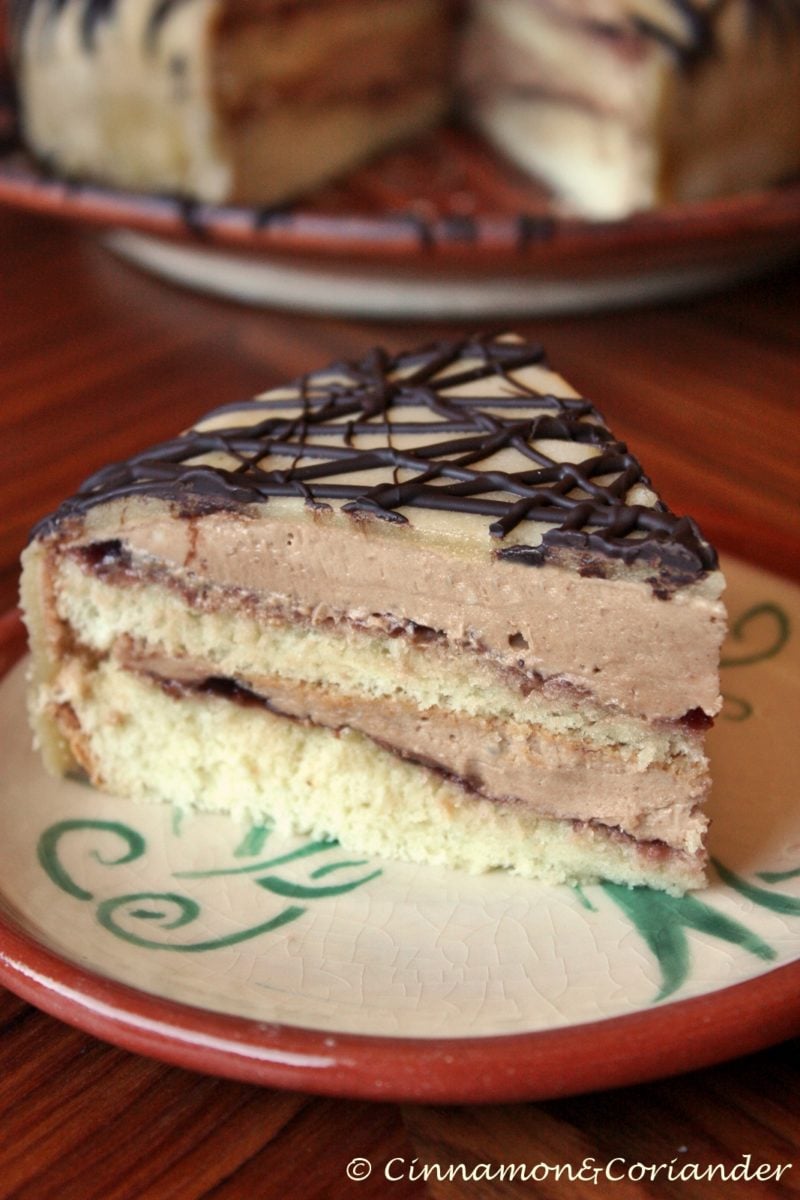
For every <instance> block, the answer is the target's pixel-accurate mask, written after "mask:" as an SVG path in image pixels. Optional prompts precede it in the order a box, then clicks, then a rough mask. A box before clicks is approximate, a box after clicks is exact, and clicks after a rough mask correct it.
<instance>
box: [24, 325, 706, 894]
mask: <svg viewBox="0 0 800 1200" xmlns="http://www.w3.org/2000/svg"><path fill="white" fill-rule="evenodd" d="M722 587H723V580H722V576H721V574H720V572H719V570H718V567H717V562H716V556H715V554H714V551H713V549H712V548H711V547H710V546H709V545H708V543H707V542H706V541H705V539H704V538H703V536H702V534H701V533H700V531H699V530H698V529H697V527H696V525H695V524H694V523H693V522H692V521H691V520H690V519H689V518H686V517H678V516H677V515H675V514H674V513H672V512H670V510H669V509H668V508H667V507H666V505H665V504H664V503H663V502H662V501H661V500H660V499H659V497H658V495H657V493H656V492H655V490H654V489H653V486H652V484H651V482H650V480H649V479H648V477H647V476H646V474H645V472H644V470H643V468H642V466H641V464H640V463H639V462H638V460H637V459H636V458H635V457H634V456H633V455H632V454H631V453H630V451H629V450H628V448H627V447H626V446H625V445H624V444H623V443H621V442H620V441H619V440H618V439H617V438H615V437H614V435H613V434H612V433H611V431H610V430H609V428H608V426H607V425H606V424H605V422H604V420H603V418H602V416H601V415H600V413H599V412H598V410H597V409H596V408H595V407H594V405H593V404H591V403H590V402H589V401H587V400H585V399H584V398H582V397H580V396H578V395H577V393H576V392H575V391H574V389H572V388H570V386H569V385H568V384H567V383H566V382H565V381H564V380H563V379H562V378H561V377H560V376H558V375H557V374H556V373H555V372H554V371H553V370H552V369H551V368H550V367H549V365H548V364H547V362H546V359H545V357H544V354H543V352H542V350H541V347H539V346H535V345H530V344H525V343H523V342H521V341H520V340H519V339H516V338H514V337H511V336H503V337H499V338H470V339H465V340H464V341H461V342H448V343H438V344H435V345H432V346H429V347H425V348H424V349H422V350H420V351H413V352H410V353H407V354H401V355H397V356H395V357H390V356H389V355H387V354H385V353H383V352H380V351H375V352H373V353H372V354H370V355H369V356H368V357H367V358H366V359H364V360H363V361H362V362H360V363H340V364H336V365H334V366H332V367H330V368H328V369H326V370H324V371H319V372H314V373H312V374H310V375H308V376H306V377H304V378H303V379H301V380H298V381H296V382H295V383H293V384H290V385H287V386H286V387H284V388H280V389H276V390H275V391H273V392H269V393H265V394H264V395H262V396H259V397H256V398H255V399H254V400H252V401H248V402H245V403H242V404H235V405H229V406H227V407H225V408H223V409H218V410H216V411H214V412H212V413H210V414H209V415H208V416H206V417H205V418H203V419H202V420H201V421H199V422H198V424H197V425H196V426H195V427H193V428H192V429H190V430H187V431H186V432H185V433H184V434H181V435H180V436H179V437H177V438H175V439H173V440H172V441H170V442H166V443H163V444H161V445H159V446H156V447H153V448H151V449H149V450H146V451H143V452H142V453H141V454H138V455H136V456H134V457H133V458H131V459H129V460H128V461H126V462H124V463H119V464H112V465H111V466H109V467H107V468H104V469H103V470H102V471H100V472H98V473H97V474H96V475H94V476H93V477H91V478H90V479H89V480H87V482H86V484H84V486H83V487H82V488H81V489H80V490H79V492H78V493H77V494H76V495H75V496H74V497H72V498H71V499H70V500H68V501H66V502H65V503H64V504H63V505H62V506H61V508H60V509H59V510H58V511H57V512H56V513H55V514H53V516H52V517H49V518H47V519H46V520H45V521H43V522H41V523H40V525H39V527H38V528H37V530H36V531H35V534H34V537H33V540H32V543H31V545H30V546H29V548H28V550H27V551H26V555H25V564H24V575H23V604H24V607H25V609H26V619H27V621H28V624H29V628H30V630H31V634H32V649H33V660H34V661H33V673H32V674H33V685H32V712H33V714H34V723H35V725H36V727H37V730H38V734H39V737H40V740H41V742H42V744H43V746H44V748H45V751H46V753H47V754H48V755H49V760H50V763H51V765H54V766H57V767H59V768H61V769H63V767H65V766H68V765H69V758H70V749H69V748H70V745H72V746H73V747H74V746H75V745H78V744H84V742H85V744H86V745H91V747H92V749H91V754H92V756H93V761H96V762H97V763H99V766H98V767H97V771H96V775H97V777H98V778H110V779H114V780H121V781H122V782H121V784H120V786H122V787H125V788H127V787H128V786H129V783H128V780H129V778H132V777H131V776H130V771H131V770H133V771H134V774H135V769H134V767H130V765H126V761H125V756H124V754H123V755H122V758H121V759H120V758H119V754H118V747H116V746H115V745H114V741H113V735H111V734H109V733H106V732H105V731H103V729H102V728H101V727H102V712H103V707H102V706H103V704H104V703H111V704H112V705H113V706H114V710H115V711H118V712H119V713H126V714H127V715H125V716H124V718H123V717H120V720H123V719H124V722H125V723H126V725H130V723H131V722H133V725H131V726H130V728H129V729H128V731H127V732H126V733H125V734H124V735H123V734H122V732H121V733H120V737H121V738H127V739H128V740H127V742H126V743H125V744H126V745H128V746H129V747H133V746H134V745H139V744H142V745H144V744H146V742H147V738H148V736H149V735H148V734H147V733H146V730H145V726H146V717H145V715H142V717H141V722H142V725H141V729H138V726H139V723H140V717H139V715H138V714H137V711H136V704H137V703H138V701H136V700H135V698H134V697H135V696H136V695H138V694H141V695H142V696H145V697H150V698H152V703H153V705H154V706H155V705H157V703H158V704H160V703H161V702H160V701H158V702H157V701H156V699H155V697H156V696H157V695H158V688H156V689H155V690H154V689H153V687H152V686H150V685H152V683H153V681H158V685H159V688H161V689H162V690H163V689H165V688H166V690H167V691H168V692H170V694H171V696H172V704H171V706H170V705H167V707H166V708H165V710H164V711H165V713H168V714H169V720H170V721H171V722H173V721H174V722H175V724H176V728H177V727H178V726H179V725H180V726H181V728H183V726H184V724H185V726H186V729H187V730H190V731H194V730H195V728H196V725H197V722H199V721H200V720H201V719H202V718H201V716H200V715H199V714H200V713H201V712H202V697H203V694H204V692H205V691H207V690H208V688H212V690H213V689H214V688H216V689H219V688H220V687H222V689H223V692H225V689H227V693H226V694H227V697H228V702H227V706H226V705H223V706H222V708H220V707H218V706H217V707H213V711H214V712H219V713H220V714H223V713H224V714H225V721H226V722H227V723H229V724H230V725H231V728H232V729H233V728H235V729H237V730H238V731H239V732H238V733H237V736H239V734H241V737H242V738H243V740H244V741H243V744H247V745H249V744H250V741H251V740H252V739H253V738H254V737H256V736H257V735H256V733H255V732H254V730H256V729H257V721H258V719H259V717H258V714H256V715H255V717H253V718H252V720H251V717H250V716H248V717H247V719H246V720H245V719H244V718H242V720H241V721H239V719H238V718H236V717H233V716H231V715H230V709H231V704H230V701H231V700H233V699H236V698H237V697H239V698H241V695H242V694H243V693H244V692H247V693H248V694H252V695H253V696H254V697H256V698H257V699H258V701H259V703H260V704H261V706H262V710H263V719H264V720H265V721H266V719H267V716H273V717H274V716H278V717H280V718H281V720H283V721H284V722H285V721H286V718H292V719H293V721H294V722H295V723H299V724H300V725H302V726H303V727H304V728H305V727H308V729H309V737H311V731H312V730H316V731H317V733H320V731H327V733H326V736H328V735H330V734H333V735H334V736H335V737H338V736H340V735H344V734H345V733H348V732H349V733H352V734H353V735H358V736H359V737H363V738H365V739H367V740H368V741H369V742H370V743H372V744H373V745H374V746H378V747H384V748H389V749H391V750H392V751H393V752H394V755H395V756H396V757H399V758H401V759H403V760H409V762H410V763H411V764H412V766H413V765H414V764H416V766H417V767H418V768H419V770H420V771H423V774H422V775H420V776H419V778H420V780H421V781H422V780H423V778H425V779H428V782H427V783H425V788H431V787H433V788H434V790H435V787H438V785H434V784H433V783H431V782H430V779H429V778H428V776H424V770H426V769H428V770H429V769H431V768H433V769H434V770H435V771H436V772H439V773H441V774H442V775H443V776H447V777H449V778H450V779H451V780H454V781H456V782H458V781H460V783H459V788H460V789H461V792H464V791H466V792H470V793H471V794H473V795H474V796H475V797H476V800H475V803H478V802H479V801H480V802H481V803H483V802H484V801H485V800H487V799H488V800H489V801H491V802H502V803H504V804H506V805H508V804H509V803H510V804H511V806H512V807H519V808H521V809H523V810H525V811H526V812H530V813H531V814H532V815H533V817H534V818H535V819H540V818H541V819H542V820H546V821H556V822H567V823H568V824H569V823H570V822H572V823H577V824H580V825H587V824H589V825H591V824H592V823H596V824H597V825H598V826H600V825H602V826H603V827H605V828H607V829H616V830H618V831H620V836H622V835H625V836H626V837H629V838H632V839H634V840H636V839H641V840H642V841H643V842H658V843H660V844H662V845H664V846H669V847H673V848H677V849H679V850H680V851H681V852H682V853H684V854H688V855H689V856H690V857H692V858H693V860H696V862H697V863H698V864H699V865H698V867H697V869H698V870H699V869H700V866H701V865H702V859H703V855H704V850H703V845H702V841H703V831H704V828H705V818H704V817H703V815H702V812H701V811H700V804H701V801H702V799H703V798H704V796H705V794H706V792H707V789H708V772H707V763H706V761H705V759H704V757H703V753H702V731H703V728H704V727H705V726H706V725H707V724H709V723H710V719H711V717H712V716H713V714H714V713H716V712H717V711H718V709H719V705H720V697H719V687H718V674H717V663H718V655H719V645H720V641H721V639H722V636H723V633H724V624H725V622H724V609H723V607H722V604H721V601H720V599H719V597H720V593H721V590H722ZM395 633H397V634H398V636H399V637H400V638H401V640H403V639H404V640H403V646H402V650H403V653H402V654H395V655H394V656H392V654H389V653H388V651H387V652H386V653H385V654H384V653H383V651H382V650H381V645H383V646H384V647H386V645H387V641H388V642H391V641H392V635H393V634H395ZM371 655H372V656H373V657H372V658H371V657H370V656H371ZM326 656H327V657H326ZM370 664H372V666H371V665H370ZM393 671H396V672H397V673H396V675H393ZM134 679H138V680H140V681H143V682H141V683H138V684H135V683H134V682H133V681H134ZM147 681H150V684H148V682H147ZM95 683H96V686H95ZM483 693H485V694H483ZM116 695H119V696H120V697H126V696H127V697H128V699H127V700H125V701H124V703H123V702H122V701H120V707H119V709H118V710H117V707H116V706H117V701H116V700H114V697H115V696H116ZM181 696H185V697H187V699H186V701H185V704H186V705H187V707H186V709H185V712H186V719H185V722H184V720H183V718H181V717H179V716H178V715H177V714H178V712H179V711H180V709H181V705H182V704H183V703H184V701H183V700H181ZM103 697H107V698H108V699H107V700H104V699H103ZM190 697H191V703H190ZM213 699H214V701H215V704H216V705H218V702H219V700H220V697H219V695H218V694H215V695H214V696H213ZM176 703H177V708H176V707H175V704H176ZM209 703H210V700H209ZM233 707H235V705H234V706H233ZM209 711H211V710H209ZM253 720H254V721H255V722H256V725H253ZM75 722H77V723H78V726H80V727H81V728H80V729H79V730H76V727H75ZM85 722H88V725H86V724H85ZM288 724H292V721H289V722H288ZM137 730H138V731H137ZM181 736H183V735H181ZM187 736H189V735H187ZM195 737H196V733H195V732H191V734H190V741H192V742H193V740H194V739H195ZM281 737H282V738H284V739H285V740H288V741H289V742H291V743H292V744H293V745H294V741H293V739H294V738H295V734H294V733H292V734H284V733H281ZM314 737H315V738H316V737H317V734H316V733H315V734H314ZM109 738H111V739H112V740H111V741H109ZM81 739H83V741H81ZM137 739H138V740H137ZM199 740H200V743H201V744H202V742H203V739H202V738H200V739H199ZM314 745H316V746H318V747H319V754H320V755H322V757H323V758H324V759H325V761H333V759H334V758H335V757H336V755H337V754H338V753H339V751H338V750H336V749H334V748H332V746H331V744H330V743H328V742H327V741H325V738H324V737H323V738H322V740H321V741H314ZM48 747H49V749H48ZM131 752H132V753H133V751H132V750H131ZM104 753H108V754H109V755H110V757H111V758H115V756H116V762H115V766H114V769H113V771H109V772H108V773H106V772H104V771H103V769H102V761H101V760H102V755H103V754H104ZM136 753H137V754H138V751H136ZM168 753H169V750H168V748H167V747H165V754H166V755H168ZM209 753H211V754H214V755H218V754H220V753H222V749H221V747H219V746H217V747H214V748H211V747H209ZM249 753H250V752H249V751H248V754H249ZM298 753H299V751H298ZM315 753H316V752H315ZM363 753H364V756H365V762H369V763H373V765H374V769H375V771H376V772H377V774H378V775H380V774H381V772H383V770H384V767H383V766H380V765H379V764H380V763H383V762H384V760H383V759H381V757H380V755H378V757H377V758H376V759H374V760H373V757H372V751H370V750H368V749H366V748H365V749H364V751H363ZM194 756H195V751H191V755H190V759H189V760H187V761H191V762H192V764H193V766H192V771H193V772H194V771H195V765H194V764H195V758H194ZM223 758H224V755H223ZM163 761H164V762H166V759H164V760H163ZM376 764H377V765H376ZM219 769H220V770H221V771H223V772H224V771H225V770H227V767H226V766H225V764H224V761H221V763H220V768H219ZM372 769H373V767H370V770H372ZM404 769H405V768H404ZM242 770H243V771H244V776H245V777H247V772H246V770H245V769H244V767H243V766H242ZM393 770H394V768H392V769H391V770H390V769H389V768H388V767H386V771H388V773H389V774H390V775H391V773H392V771H393ZM167 777H169V772H167ZM193 777H194V775H193ZM203 777H204V774H203V771H202V770H200V773H199V775H197V778H203ZM413 778H414V776H413V772H412V775H411V776H410V777H409V779H413ZM314 779H315V784H314V786H317V785H320V786H324V781H322V783H320V781H319V779H318V778H317V775H316V774H315V775H314ZM403 779H404V780H406V776H405V775H403ZM334 782H335V781H330V783H331V786H333V784H334ZM115 786H116V784H115ZM170 786H171V787H172V788H173V791H174V792H175V795H174V796H172V798H173V799H175V798H176V797H179V798H180V802H183V801H184V799H185V797H184V796H183V792H182V790H181V789H182V786H183V785H182V784H180V782H179V781H178V780H177V779H175V781H174V783H173V784H171V785H170ZM265 786H268V787H271V786H272V785H271V784H267V785H265ZM353 786H354V787H357V785H356V784H355V783H354V784H353ZM407 786H410V784H408V785H407V783H406V782H404V783H403V788H404V789H405V788H406V787H407ZM452 786H455V783H454V784H453V785H452ZM130 787H131V790H132V792H133V793H134V794H145V795H150V794H153V793H157V791H158V787H159V780H158V779H147V780H141V779H139V780H138V781H135V780H134V781H133V782H131V783H130ZM287 787H289V790H290V791H292V789H294V788H295V785H294V784H293V783H291V785H289V784H288V783H287ZM425 788H423V791H424V790H425ZM461 792H458V795H459V796H460V795H461ZM292 794H295V791H292ZM166 798H170V796H169V795H168V796H167V797H166ZM197 802H198V803H202V797H197ZM298 802H299V801H298ZM384 802H386V798H385V797H384V798H383V800H382V803H384ZM303 803H305V801H303ZM449 803H450V802H449V801H448V804H449ZM453 803H456V804H457V805H460V804H461V803H462V799H458V800H457V801H453ZM446 811H449V809H447V807H446ZM398 817H399V819H402V813H401V812H400V811H398ZM465 819H466V818H465ZM501 827H502V828H503V829H504V830H505V831H506V832H507V831H508V830H509V829H510V828H511V826H510V825H509V824H508V822H502V821H501ZM348 828H349V826H348ZM329 832H331V833H332V834H334V835H335V834H336V832H337V830H336V826H335V823H334V824H333V825H331V826H330V828H329ZM559 836H560V835H559ZM401 843H402V844H403V845H406V844H410V843H407V841H406V840H405V838H402V839H401ZM412 843H413V839H412ZM426 845H429V843H428V842H427V841H426ZM425 854H426V855H428V854H429V851H428V850H426V851H425ZM436 861H438V859H436ZM459 861H460V860H459ZM470 861H472V860H470ZM481 861H483V860H482V859H481ZM582 869H583V868H582ZM600 873H602V870H601V871H600ZM564 877H565V878H566V877H567V876H566V875H565V876H564ZM625 878H628V877H625Z"/></svg>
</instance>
